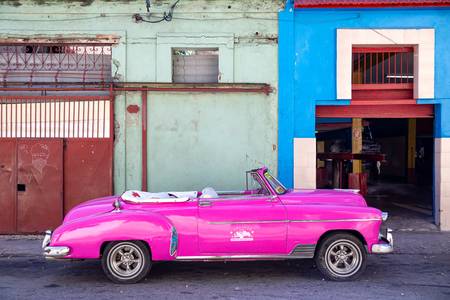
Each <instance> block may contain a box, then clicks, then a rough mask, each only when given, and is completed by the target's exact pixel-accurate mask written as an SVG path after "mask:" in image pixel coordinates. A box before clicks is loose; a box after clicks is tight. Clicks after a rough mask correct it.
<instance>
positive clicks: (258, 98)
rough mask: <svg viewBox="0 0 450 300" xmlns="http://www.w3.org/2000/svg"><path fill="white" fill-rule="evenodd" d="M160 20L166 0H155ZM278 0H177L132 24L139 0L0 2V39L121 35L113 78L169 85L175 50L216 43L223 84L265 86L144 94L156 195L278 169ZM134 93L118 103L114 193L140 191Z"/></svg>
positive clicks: (140, 9) (238, 181) (233, 184)
mask: <svg viewBox="0 0 450 300" xmlns="http://www.w3.org/2000/svg"><path fill="white" fill-rule="evenodd" d="M152 3H153V6H152V12H153V13H154V15H153V17H154V19H157V18H158V16H160V15H161V13H162V12H163V11H167V10H168V7H169V5H170V3H172V1H152ZM282 5H283V1H282V0H278V1H270V0H258V1H256V0H251V1H232V0H228V1H226V0H190V1H183V0H182V1H180V2H179V4H178V5H177V7H176V8H175V11H174V17H173V20H172V21H171V22H165V21H164V22H161V23H157V24H149V23H143V22H140V23H137V22H135V19H134V18H133V14H135V13H140V14H142V16H143V17H145V16H146V15H145V14H146V12H145V5H144V1H41V0H39V1H21V0H13V1H1V2H0V11H1V12H2V16H1V18H0V38H20V37H22V38H28V37H45V38H55V37H63V38H67V37H80V36H81V37H92V38H95V37H96V36H98V35H117V36H118V37H119V38H120V39H119V43H118V44H117V45H115V46H114V48H113V68H112V69H113V70H112V72H113V76H114V77H115V79H116V80H117V81H128V82H157V81H158V82H168V81H170V78H171V63H170V53H168V51H170V50H171V47H217V48H219V52H220V54H219V68H220V73H221V79H220V81H221V82H226V83H244V82H251V83H268V84H270V85H271V86H272V87H273V88H274V92H273V93H271V94H270V95H264V94H243V93H237V94H223V93H201V94H200V93H149V95H148V101H149V104H148V117H149V127H148V172H149V174H148V185H149V188H150V189H151V190H153V191H159V190H165V189H171V190H181V189H199V188H201V187H203V186H204V185H212V186H214V187H217V188H218V189H233V188H238V187H239V186H242V183H243V182H244V177H243V176H244V174H243V172H244V171H245V170H246V169H249V168H253V167H257V166H260V165H261V164H265V165H267V166H268V167H269V168H271V169H273V170H274V171H275V172H276V171H277V164H276V160H277V122H278V120H277V109H278V106H277V99H278V95H277V87H278V75H277V73H278V71H277V70H278V61H277V56H278V43H277V37H278V20H277V19H278V16H277V12H278V10H279V9H280V8H281V6H282ZM132 104H135V105H138V106H141V95H140V93H124V94H120V95H118V96H117V97H116V103H115V120H116V121H115V128H116V140H115V154H114V155H115V157H114V184H115V192H116V193H120V192H122V191H124V190H126V189H139V188H140V187H141V173H142V172H141V171H142V160H141V157H142V153H141V146H142V136H141V125H142V120H141V113H142V110H140V111H139V112H138V113H137V114H130V113H128V112H127V110H126V108H127V106H128V105H132Z"/></svg>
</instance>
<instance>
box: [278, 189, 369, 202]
mask: <svg viewBox="0 0 450 300" xmlns="http://www.w3.org/2000/svg"><path fill="white" fill-rule="evenodd" d="M280 199H281V201H282V202H283V204H286V205H292V204H307V205H339V206H367V203H366V201H365V200H364V197H363V196H361V195H360V194H358V193H357V192H356V191H353V190H313V189H310V190H309V189H295V190H289V191H288V192H287V193H286V194H284V195H280Z"/></svg>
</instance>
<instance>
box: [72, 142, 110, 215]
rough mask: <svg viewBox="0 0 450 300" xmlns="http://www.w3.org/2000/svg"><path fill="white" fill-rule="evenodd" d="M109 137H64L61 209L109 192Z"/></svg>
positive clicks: (107, 194)
mask: <svg viewBox="0 0 450 300" xmlns="http://www.w3.org/2000/svg"><path fill="white" fill-rule="evenodd" d="M112 144H113V142H112V140H111V139H73V140H67V141H66V144H65V149H64V211H65V213H67V212H68V211H69V210H70V209H71V208H72V207H74V206H75V205H77V204H79V203H81V202H84V201H86V200H91V199H94V198H98V197H102V196H109V195H111V194H112V192H113V191H112V147H113V145H112Z"/></svg>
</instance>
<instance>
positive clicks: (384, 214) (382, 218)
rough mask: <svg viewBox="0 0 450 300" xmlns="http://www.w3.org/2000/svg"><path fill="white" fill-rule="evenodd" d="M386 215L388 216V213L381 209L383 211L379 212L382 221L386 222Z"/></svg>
mask: <svg viewBox="0 0 450 300" xmlns="http://www.w3.org/2000/svg"><path fill="white" fill-rule="evenodd" d="M388 217H389V214H388V213H387V212H385V211H383V212H382V213H381V220H383V222H386V220H387V219H388Z"/></svg>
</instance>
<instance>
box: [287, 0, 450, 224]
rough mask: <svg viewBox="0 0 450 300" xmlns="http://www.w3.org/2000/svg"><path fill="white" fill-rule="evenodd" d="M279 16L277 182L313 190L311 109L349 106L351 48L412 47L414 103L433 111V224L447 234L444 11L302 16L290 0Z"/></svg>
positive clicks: (449, 124)
mask: <svg viewBox="0 0 450 300" xmlns="http://www.w3.org/2000/svg"><path fill="white" fill-rule="evenodd" d="M299 3H301V1H299ZM279 17H280V41H279V43H280V48H279V53H280V71H279V73H280V89H279V95H280V96H279V99H280V100H279V111H280V114H279V120H280V121H279V128H278V130H279V164H278V170H279V177H280V179H281V180H282V181H283V182H284V183H286V184H287V185H288V186H291V187H293V186H296V187H315V173H311V172H315V163H313V165H314V166H313V165H311V163H308V162H314V161H315V158H316V143H315V122H316V107H319V106H321V105H327V106H347V105H349V104H350V102H351V65H350V64H351V49H352V45H353V46H355V45H371V46H373V45H403V44H405V45H414V46H415V47H417V48H416V49H421V50H416V52H415V53H416V54H415V55H416V56H415V59H416V61H415V65H416V74H414V75H415V76H414V77H415V82H414V85H415V86H414V98H415V99H416V101H417V103H419V104H433V105H434V111H435V121H434V124H435V135H434V137H435V145H436V146H435V187H434V192H435V196H434V206H435V217H436V222H437V223H439V222H440V225H441V229H444V230H450V223H449V222H450V210H449V209H448V206H449V203H450V201H449V198H447V196H446V195H447V194H448V189H449V187H450V184H448V181H447V179H446V175H445V174H448V173H449V172H447V169H446V166H447V164H448V161H449V157H448V156H447V154H446V153H448V149H447V148H446V147H447V146H446V143H447V139H448V138H450V118H449V117H448V115H449V114H448V111H449V109H448V107H450V102H449V100H450V92H449V89H448V86H450V76H449V74H450V59H449V56H448V36H449V34H450V31H449V28H450V26H449V25H450V10H449V9H446V8H314V9H308V8H294V1H287V5H286V8H285V9H284V10H283V11H282V12H280V15H279ZM282 58H283V60H282ZM300 156H301V159H300V158H299V157H300ZM305 156H306V157H305ZM312 170H313V171H312ZM306 174H310V175H306ZM439 219H440V220H439Z"/></svg>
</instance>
